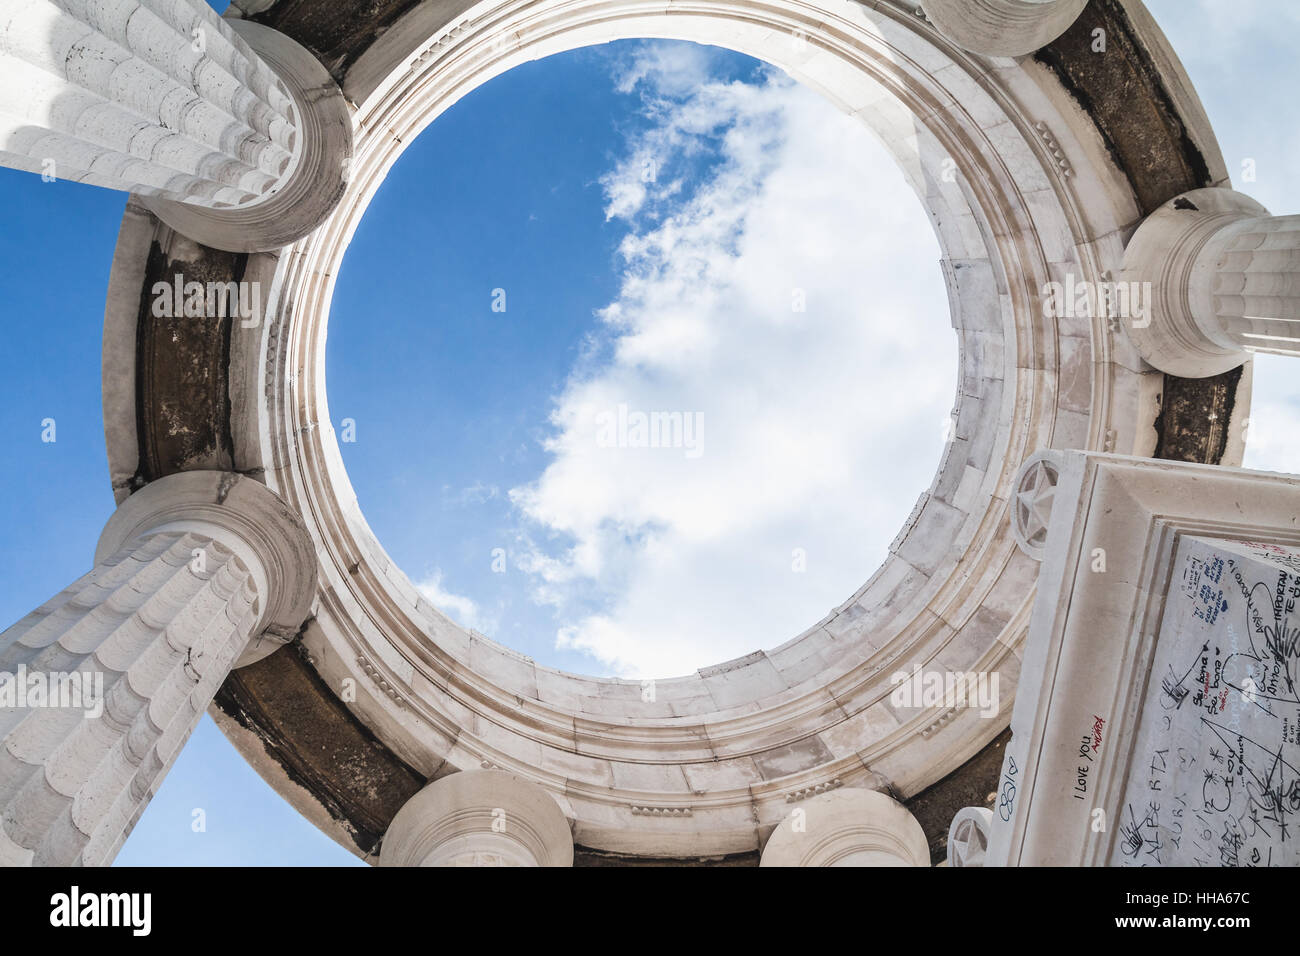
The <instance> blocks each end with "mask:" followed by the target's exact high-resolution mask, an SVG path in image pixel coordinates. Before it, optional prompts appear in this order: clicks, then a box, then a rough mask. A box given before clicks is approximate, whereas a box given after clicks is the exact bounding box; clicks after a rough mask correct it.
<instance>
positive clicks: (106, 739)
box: [0, 532, 258, 865]
mask: <svg viewBox="0 0 1300 956" xmlns="http://www.w3.org/2000/svg"><path fill="white" fill-rule="evenodd" d="M200 555H201V556H202V557H200ZM196 568H198V570H196ZM257 597H258V595H257V586H256V584H255V582H254V580H253V576H252V573H251V572H250V570H249V569H248V568H247V567H245V566H244V565H243V564H242V562H240V560H239V559H238V558H237V557H236V556H235V555H234V554H233V553H232V552H230V551H228V550H227V549H225V548H223V547H222V546H221V545H220V544H219V543H218V542H216V541H214V540H213V539H212V538H210V537H207V536H205V535H200V534H193V533H179V532H178V533H171V534H157V535H150V536H148V537H145V538H141V539H137V540H136V541H135V542H134V543H133V544H132V545H130V546H128V547H126V548H123V549H122V550H121V551H119V552H118V553H117V554H115V555H113V556H112V557H111V558H109V559H108V560H107V561H105V562H104V563H102V564H100V565H98V566H97V567H96V568H95V569H94V570H93V571H91V572H90V573H89V574H87V575H86V576H85V577H83V578H81V580H79V581H77V582H76V583H75V584H73V585H72V586H71V587H69V588H67V589H66V590H64V591H63V592H61V593H60V594H59V595H58V596H57V597H55V598H54V599H53V600H52V601H50V602H49V603H47V604H46V605H44V606H43V607H41V608H40V609H38V610H36V611H34V612H32V613H31V614H30V615H28V616H27V617H26V618H24V619H23V620H22V621H19V622H18V623H17V624H15V625H14V626H13V627H11V628H9V630H7V631H5V632H4V634H2V635H0V671H2V672H4V673H5V674H8V675H14V677H15V680H16V681H18V680H22V681H23V682H26V680H27V679H29V678H30V679H31V680H32V681H33V682H38V683H45V684H46V685H48V686H51V687H55V686H58V685H59V684H60V683H66V682H65V681H60V679H59V677H58V676H51V675H64V674H74V673H75V675H77V677H76V678H74V681H79V682H80V684H81V688H83V689H85V690H89V691H90V692H91V693H90V695H89V696H90V698H91V699H90V700H89V701H87V700H86V699H85V697H86V695H84V694H80V695H78V696H79V699H78V700H77V701H76V703H77V705H78V706H63V707H58V706H52V705H53V704H55V703H58V701H55V700H53V699H49V700H46V701H45V702H44V703H43V704H36V705H33V704H32V703H31V701H30V695H24V696H25V697H27V700H26V701H24V702H26V703H27V704H28V706H26V707H19V706H13V707H0V741H3V746H2V747H0V807H3V821H4V827H3V829H4V835H5V837H6V838H7V841H8V842H9V844H10V846H9V850H10V852H11V853H17V855H19V856H20V857H22V856H24V855H25V856H26V858H27V859H26V861H27V862H30V863H35V864H45V863H55V864H58V863H63V864H66V863H83V864H90V865H94V864H101V863H107V862H109V861H110V860H111V859H112V857H113V855H114V854H115V853H116V851H117V849H118V847H119V846H120V844H121V841H122V840H124V839H125V838H126V834H127V833H128V832H129V830H130V827H131V826H133V825H134V823H135V821H136V819H137V818H138V817H139V815H140V813H141V812H143V810H144V807H145V804H146V803H147V802H148V799H149V798H150V797H151V796H152V795H153V793H154V792H155V790H156V789H157V787H158V784H159V783H160V782H161V780H162V777H163V774H164V773H165V772H166V770H167V768H168V767H170V766H171V764H172V762H173V760H174V759H175V758H176V756H177V754H178V753H179V752H180V748H181V745H182V744H184V742H185V740H186V739H187V738H188V737H189V735H190V733H191V731H193V729H194V727H195V725H196V724H197V723H198V720H199V717H200V715H202V713H203V711H204V709H205V708H206V707H207V705H208V704H209V703H210V702H211V700H212V697H213V695H215V694H216V692H217V688H218V687H220V685H221V681H222V680H223V679H224V678H225V676H226V674H227V673H228V672H229V671H230V668H231V666H232V665H233V664H234V662H235V659H236V658H237V657H238V656H239V655H240V653H241V652H242V651H243V649H244V647H245V646H246V645H247V644H248V641H249V638H250V636H251V635H252V630H253V627H254V625H255V624H256V623H257V617H258V615H257V611H256V608H255V605H256V603H257ZM98 695H102V696H98ZM50 696H51V697H53V696H54V695H50ZM64 703H67V701H64ZM87 705H89V706H87ZM101 707H102V713H98V714H97V713H96V711H99V710H100V708H101Z"/></svg>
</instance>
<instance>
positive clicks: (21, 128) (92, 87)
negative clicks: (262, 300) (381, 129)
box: [0, 0, 352, 252]
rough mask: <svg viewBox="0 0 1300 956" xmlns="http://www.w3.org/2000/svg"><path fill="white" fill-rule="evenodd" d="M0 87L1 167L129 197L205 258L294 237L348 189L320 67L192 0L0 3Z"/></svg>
mask: <svg viewBox="0 0 1300 956" xmlns="http://www.w3.org/2000/svg"><path fill="white" fill-rule="evenodd" d="M0 88H3V89H4V91H5V96H4V101H3V103H0V165H4V166H9V167H11V168H14V169H22V170H26V171H28V172H35V173H40V174H41V175H42V176H43V177H44V178H46V179H47V180H49V179H68V180H73V181H77V182H84V183H90V184H92V185H96V186H105V187H108V188H110V189H120V190H124V191H127V192H131V193H135V194H137V195H139V196H141V197H142V198H143V200H144V201H145V203H146V204H147V205H148V206H149V208H150V210H151V211H152V212H153V213H154V214H155V215H156V216H158V217H159V218H160V219H162V220H163V221H164V222H166V223H167V224H168V225H170V226H172V227H173V228H175V229H177V230H178V231H180V232H182V233H183V234H185V235H188V236H189V237H190V238H192V239H196V240H198V241H199V242H202V243H204V244H205V245H209V246H213V247H214V248H219V249H227V250H230V251H235V252H252V251H263V250H267V249H274V248H278V247H280V246H283V245H287V244H288V243H289V242H293V241H296V240H297V239H299V238H301V237H302V236H304V235H307V234H308V233H309V232H311V231H312V230H313V229H315V228H316V227H317V226H319V225H320V223H321V222H322V221H323V220H324V219H325V217H326V216H327V215H328V214H329V213H330V211H332V209H333V208H334V205H335V204H336V203H337V201H338V199H339V198H340V197H341V196H342V193H343V189H344V187H345V186H346V184H347V175H348V166H349V162H350V159H351V153H352V128H351V119H350V113H349V110H348V107H347V105H346V102H345V101H344V99H343V94H342V93H341V92H340V91H339V89H338V87H337V85H335V83H334V81H333V79H332V78H331V77H330V75H329V73H328V71H326V70H325V68H324V67H323V66H322V65H321V64H320V63H319V62H318V61H317V60H316V58H315V57H314V56H313V55H312V54H311V53H309V52H308V51H306V50H305V49H304V48H302V47H301V46H299V45H298V44H296V43H294V42H293V41H292V40H290V39H289V38H288V37H285V36H284V35H283V34H280V33H277V32H276V31H274V30H271V29H269V28H267V27H263V26H261V25H259V24H256V23H251V22H248V21H241V20H226V19H223V18H222V17H219V16H217V14H216V13H215V12H214V11H213V10H212V8H211V7H210V6H208V4H207V3H206V2H204V0H0Z"/></svg>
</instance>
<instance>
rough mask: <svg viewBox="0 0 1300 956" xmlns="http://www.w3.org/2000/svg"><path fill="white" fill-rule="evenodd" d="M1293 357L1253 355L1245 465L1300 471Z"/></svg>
mask: <svg viewBox="0 0 1300 956" xmlns="http://www.w3.org/2000/svg"><path fill="white" fill-rule="evenodd" d="M1296 361H1297V360H1296V359H1294V358H1290V357H1285V356H1278V355H1257V356H1256V357H1255V386H1254V395H1253V396H1252V400H1251V408H1250V427H1249V428H1248V429H1247V431H1246V457H1245V461H1244V463H1243V464H1244V465H1245V467H1247V468H1255V469H1258V470H1259V471H1278V472H1282V473H1284V474H1290V475H1294V474H1300V432H1298V431H1297V429H1296V422H1297V421H1300V388H1297V387H1296V384H1295V365H1296Z"/></svg>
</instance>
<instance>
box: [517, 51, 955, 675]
mask: <svg viewBox="0 0 1300 956" xmlns="http://www.w3.org/2000/svg"><path fill="white" fill-rule="evenodd" d="M689 49H690V48H689V47H686V48H681V47H679V45H676V44H672V45H661V44H652V45H647V46H646V47H645V48H644V49H643V50H642V52H641V53H640V54H639V55H638V56H637V57H636V58H635V59H634V60H633V62H632V64H631V66H630V67H627V68H626V69H625V70H624V71H622V72H621V74H620V76H621V84H622V86H623V88H625V89H627V90H635V91H636V92H637V94H638V95H640V96H641V101H642V105H643V111H644V113H645V115H646V116H648V117H650V118H651V119H652V120H653V123H652V124H651V125H650V127H649V128H648V129H646V130H644V131H643V132H642V133H640V134H638V135H636V136H635V137H633V139H632V140H631V141H630V142H629V143H628V147H627V150H626V153H625V155H624V157H623V159H622V161H621V162H619V163H618V164H617V165H616V167H615V168H614V169H613V170H612V171H611V172H610V174H609V175H608V176H606V177H605V178H604V180H602V185H603V187H604V189H605V194H606V200H607V209H606V212H607V215H608V216H609V217H610V218H614V219H620V220H624V221H626V222H628V223H629V224H630V225H631V227H632V228H631V232H630V234H629V235H628V237H627V239H626V241H625V242H624V243H623V244H622V247H621V249H620V256H621V261H622V266H623V276H622V288H621V291H620V294H619V295H618V297H617V299H616V300H615V301H614V302H612V303H610V305H609V307H608V308H607V309H605V310H604V311H603V313H602V314H601V319H602V323H601V329H600V333H599V335H598V338H601V339H602V344H603V350H602V352H601V354H602V355H603V356H605V358H606V361H603V362H601V363H598V364H596V365H594V366H591V367H585V368H581V369H580V370H579V371H577V372H575V373H574V375H573V376H571V377H570V379H569V380H568V382H567V383H566V385H565V386H564V388H563V389H562V391H561V392H560V394H559V395H558V396H557V397H556V404H555V409H554V412H553V414H552V416H551V424H552V426H553V429H554V430H553V432H552V434H551V435H550V436H549V437H548V438H547V440H546V443H545V447H546V449H547V451H548V452H549V453H550V454H551V456H552V458H551V461H550V464H549V466H548V467H547V468H546V469H545V471H544V472H543V473H542V474H541V475H540V476H539V477H538V478H537V479H536V480H535V481H533V482H531V483H529V484H526V485H524V486H521V487H517V488H515V489H513V490H512V491H511V492H510V495H511V500H512V501H513V502H514V503H515V504H516V506H517V507H518V508H519V509H520V511H521V512H522V514H523V515H524V516H525V518H526V519H527V521H528V522H529V523H530V526H531V527H532V528H534V529H535V530H536V531H537V532H538V533H537V535H536V539H537V540H541V541H556V540H559V541H564V542H567V545H568V546H567V547H562V548H554V547H551V548H541V547H538V548H535V549H534V550H533V551H532V552H531V553H530V554H529V555H528V556H527V557H526V558H525V559H524V561H523V562H522V563H521V566H522V567H524V569H525V570H526V571H528V572H529V573H530V575H531V577H532V579H533V581H534V583H535V598H536V599H537V600H539V601H544V602H546V603H548V604H549V605H550V606H552V607H553V608H554V609H555V611H556V613H557V615H558V616H559V619H560V620H561V621H562V625H561V627H560V628H559V632H558V634H557V644H558V646H560V647H561V648H569V649H578V650H582V651H585V652H587V653H589V654H591V655H594V656H595V657H596V658H597V659H599V660H600V661H602V662H604V664H605V665H606V666H607V667H608V668H609V669H610V670H612V671H615V672H618V673H621V674H624V675H627V676H645V675H657V676H664V675H668V674H673V673H682V672H686V671H689V670H692V669H694V668H696V667H699V666H702V665H705V664H708V663H714V662H717V661H720V660H725V659H727V658H729V657H734V656H738V655H741V654H745V653H748V652H750V651H752V650H754V649H756V648H758V647H761V646H772V645H774V644H776V643H780V642H782V641H784V640H786V639H788V638H790V637H793V636H795V635H796V634H797V633H799V632H800V631H801V630H802V629H804V628H806V627H808V626H810V625H811V624H814V623H816V621H817V620H818V619H819V618H820V617H821V616H822V615H824V614H825V613H826V612H827V611H828V610H830V608H831V607H833V606H834V605H836V604H838V603H840V602H841V601H843V600H844V599H846V598H847V597H848V596H849V595H850V594H851V593H852V592H853V590H854V589H855V588H856V587H858V586H859V585H860V584H861V583H862V582H863V581H865V580H866V578H867V577H868V576H869V575H870V573H871V572H872V571H873V570H874V569H875V567H876V566H877V565H878V564H879V562H880V561H881V560H882V559H883V558H884V555H885V547H886V545H887V544H888V542H889V541H890V540H891V539H892V538H893V536H894V534H895V533H896V532H897V530H898V528H899V526H900V525H901V523H902V521H903V520H904V519H905V518H906V516H907V514H908V512H909V511H910V509H911V507H912V505H913V504H914V502H915V500H916V497H917V495H918V494H919V493H920V492H921V491H922V490H924V489H925V488H926V487H927V486H928V484H929V482H930V480H931V478H932V477H933V472H934V468H935V466H936V463H937V461H938V458H939V455H940V453H941V450H942V430H941V429H940V428H939V426H938V425H937V424H936V423H937V422H940V421H941V420H943V419H944V417H945V414H946V413H947V411H948V410H949V409H950V408H951V405H952V402H953V396H954V389H955V384H956V344H955V337H954V336H953V334H952V332H951V329H950V328H949V322H948V307H947V302H946V298H945V292H944V285H943V282H942V279H941V277H940V273H939V268H938V258H939V255H940V253H939V249H938V245H937V242H936V240H935V238H934V236H933V233H932V232H931V230H930V227H929V224H928V222H927V220H926V218H925V216H924V213H923V212H922V210H921V207H920V204H919V202H918V201H917V199H916V198H915V197H914V196H913V195H912V193H911V192H910V191H909V189H908V187H907V186H906V185H905V183H904V180H903V177H902V174H901V173H900V171H899V170H898V168H897V166H896V165H895V164H894V162H893V160H892V159H891V158H890V157H889V156H888V155H887V154H886V153H885V152H884V151H883V148H882V147H880V146H879V144H878V143H877V142H876V140H875V139H874V138H873V136H872V134H871V133H870V132H869V131H868V130H867V129H866V128H864V127H863V126H861V125H860V124H859V123H858V122H857V121H855V120H853V119H851V118H850V117H846V116H844V115H843V114H842V113H840V112H839V111H838V110H836V109H835V108H834V107H832V106H831V105H830V104H829V103H827V102H825V101H824V100H822V99H821V98H819V97H818V96H817V95H816V94H814V93H812V92H810V91H808V90H806V89H803V88H801V87H799V86H796V85H795V84H793V83H791V82H790V81H789V80H788V79H786V78H785V77H783V76H782V75H780V74H777V73H775V72H772V73H771V74H768V75H766V76H765V77H763V78H761V79H759V80H757V81H755V82H748V83H740V82H734V83H722V82H716V81H711V80H708V79H707V78H705V77H701V76H700V75H699V74H698V72H697V73H696V74H695V78H694V79H693V80H692V81H691V82H690V83H689V84H687V83H685V82H683V81H682V80H681V77H682V76H684V75H687V74H689V73H690V71H689V70H688V69H686V68H684V67H682V65H681V64H682V62H683V57H685V58H686V60H687V61H690V62H693V61H692V57H693V56H694V54H691V53H685V52H683V51H684V50H689ZM629 78H634V79H629ZM710 151H712V152H710ZM702 156H706V158H707V162H704V163H703V164H701V162H700V158H701V157H702ZM647 160H649V161H652V162H653V163H654V169H655V173H656V175H655V176H654V178H652V179H650V180H647V179H646V178H645V177H644V176H643V169H644V168H645V167H644V164H645V162H646V161H647ZM619 409H622V411H621V412H620V411H618V410H619ZM637 412H643V413H646V414H647V419H646V421H647V422H651V420H650V419H649V417H648V416H649V413H654V412H658V413H661V415H668V416H671V415H678V416H680V418H679V419H670V418H663V417H661V418H660V419H659V422H660V424H661V425H663V423H664V422H665V421H666V422H669V424H671V423H672V422H674V421H681V422H686V423H688V424H689V423H695V424H698V425H700V426H701V431H700V434H701V436H702V440H701V441H700V442H699V445H700V453H699V454H696V455H694V456H692V455H689V454H686V453H685V451H686V450H685V449H683V448H680V447H679V448H664V447H650V443H649V442H645V443H642V444H638V435H639V434H640V433H639V432H638V431H637V425H638V420H636V419H635V418H634V415H635V413H637ZM686 416H696V417H695V418H687V417H686ZM614 426H617V427H614ZM647 427H649V428H653V427H654V426H653V423H650V424H648V426H647ZM665 427H666V426H665ZM611 428H614V430H613V431H611ZM618 429H621V431H619V430H618ZM610 435H616V437H617V439H618V440H616V441H611V440H610V438H609V436H610ZM801 567H802V568H804V570H800V568H801Z"/></svg>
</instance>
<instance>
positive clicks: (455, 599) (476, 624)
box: [415, 568, 499, 634]
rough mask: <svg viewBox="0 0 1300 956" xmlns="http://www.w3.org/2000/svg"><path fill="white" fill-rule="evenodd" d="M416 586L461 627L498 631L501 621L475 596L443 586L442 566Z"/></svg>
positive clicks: (483, 631) (490, 632) (480, 630)
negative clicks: (484, 609)
mask: <svg viewBox="0 0 1300 956" xmlns="http://www.w3.org/2000/svg"><path fill="white" fill-rule="evenodd" d="M415 588H416V590H417V591H419V592H420V593H421V594H422V595H424V597H425V598H426V599H427V600H428V601H429V602H430V603H431V604H433V606H434V607H436V608H437V609H438V610H440V611H442V613H443V614H446V615H447V616H448V617H450V618H451V619H452V620H453V621H455V622H456V623H457V624H459V625H460V626H461V627H467V628H472V629H473V630H475V631H478V632H479V633H480V634H492V633H493V632H495V631H496V629H497V626H498V623H499V622H498V621H497V619H496V617H495V616H494V615H488V614H485V613H484V612H483V610H482V608H480V607H479V604H478V602H477V601H475V600H474V599H473V598H470V597H466V596H465V595H463V594H456V593H454V592H452V591H449V590H447V589H446V588H444V587H443V584H442V570H441V569H440V568H435V569H434V571H433V573H432V574H430V575H429V576H428V577H427V578H425V579H424V580H423V581H418V582H416V585H415Z"/></svg>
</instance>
